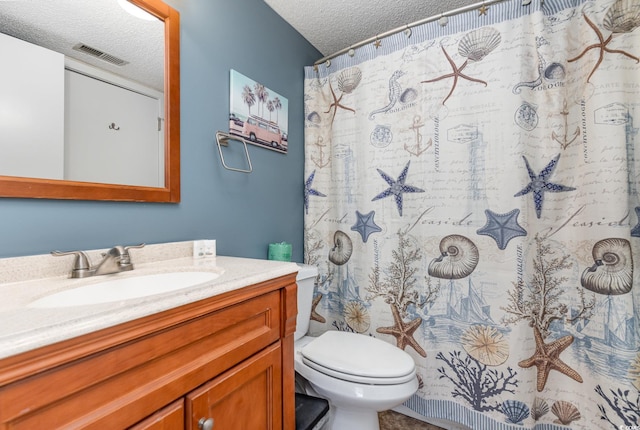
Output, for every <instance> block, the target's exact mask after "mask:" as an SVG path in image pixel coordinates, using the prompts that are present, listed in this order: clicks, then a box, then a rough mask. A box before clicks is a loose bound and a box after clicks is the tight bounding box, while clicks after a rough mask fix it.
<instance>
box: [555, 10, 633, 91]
mask: <svg viewBox="0 0 640 430" xmlns="http://www.w3.org/2000/svg"><path fill="white" fill-rule="evenodd" d="M582 16H583V17H584V20H585V21H587V24H589V27H591V28H592V29H593V31H594V32H595V33H596V36H598V41H599V42H598V43H594V44H592V45H589V46H587V47H586V48H584V51H582V53H580V55H578V56H577V57H575V58H572V59H570V60H567V61H568V62H569V63H571V62H574V61H578V60H579V59H580V58H582V57H583V56H584V55H585V54H586V53H587V52H589V51H590V50H591V49H600V52H599V54H598V61H596V65H595V66H593V70H592V71H591V73H590V74H589V77H588V78H587V82H589V80H590V79H591V77H592V76H593V74H594V73H595V72H596V70H597V69H598V67H600V64H601V63H602V60H604V53H605V52H609V53H611V54H622V55H624V56H625V57H627V58H631V59H633V60H636V63H640V58H638V57H636V56H633V55H631V54H629V53H628V52H625V51H622V50H620V49H609V48H607V45H608V44H609V42H611V40H612V39H613V35H614V34H615V33H613V32H612V33H611V34H610V35H609V37H607V39H606V40H605V38H604V36H603V35H602V32H601V31H600V29H599V28H598V26H596V25H595V24H594V23H593V22H591V20H589V18H587V15H584V14H583V15H582Z"/></svg>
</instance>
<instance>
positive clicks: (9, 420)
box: [0, 291, 281, 430]
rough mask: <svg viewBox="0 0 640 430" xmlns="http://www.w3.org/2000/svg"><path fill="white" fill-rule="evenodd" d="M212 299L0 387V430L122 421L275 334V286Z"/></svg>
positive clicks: (118, 424) (150, 409) (119, 424)
mask: <svg viewBox="0 0 640 430" xmlns="http://www.w3.org/2000/svg"><path fill="white" fill-rule="evenodd" d="M211 303H212V306H211V307H212V309H213V310H212V311H211V312H208V313H206V312H200V313H199V314H198V315H196V316H193V315H191V317H190V318H187V319H184V320H182V322H181V323H179V324H176V325H172V326H170V327H162V328H161V329H158V330H157V331H153V330H150V329H147V330H140V327H136V330H138V331H140V332H141V333H144V335H141V336H140V338H138V339H135V340H131V341H128V342H126V343H124V344H122V345H118V346H115V347H112V348H109V349H107V350H104V351H102V352H99V353H95V354H93V355H90V356H88V357H86V358H84V359H82V360H77V361H74V362H71V363H69V364H66V365H63V366H59V367H57V368H55V369H52V370H50V371H47V372H43V373H41V374H38V375H34V376H32V377H29V378H25V379H23V380H21V381H18V382H15V383H12V384H9V385H7V386H5V387H2V388H1V389H0V405H1V407H0V429H5V428H11V429H32V428H51V429H54V428H64V429H65V430H70V429H80V428H109V429H118V428H126V427H128V426H131V425H133V424H135V423H136V422H138V421H140V420H141V419H144V418H145V417H147V416H149V415H151V414H152V413H154V412H155V411H157V410H159V409H160V408H162V407H163V406H165V405H167V404H169V403H170V402H172V401H174V400H175V399H177V398H179V397H181V396H184V395H185V394H186V393H188V392H189V391H191V390H192V389H194V388H195V387H197V386H199V385H201V384H203V383H205V382H206V381H209V380H210V379H212V378H214V377H216V376H217V375H219V374H221V373H222V372H224V371H226V370H227V369H230V368H231V367H233V366H234V365H236V364H238V363H240V362H241V361H243V360H245V359H246V358H248V357H250V356H252V355H253V354H255V353H256V352H258V351H260V350H262V349H263V348H265V347H266V346H268V345H270V344H272V343H274V342H276V341H277V340H278V339H279V338H280V332H281V321H280V319H281V306H280V292H279V291H271V292H268V293H265V294H262V295H260V296H257V297H255V298H251V299H249V300H246V301H244V302H242V303H239V304H235V305H231V306H228V307H224V308H222V309H216V302H215V301H212V302H211ZM158 316H159V317H161V316H162V314H158ZM147 320H148V321H146V324H149V325H150V326H153V319H147ZM36 393H37V395H36Z"/></svg>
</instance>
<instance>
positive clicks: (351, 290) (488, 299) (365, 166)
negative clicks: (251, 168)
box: [304, 0, 640, 430]
mask: <svg viewBox="0 0 640 430" xmlns="http://www.w3.org/2000/svg"><path fill="white" fill-rule="evenodd" d="M486 9H487V10H486V12H487V13H486V14H480V13H478V11H477V10H475V11H470V12H467V13H464V14H460V15H455V16H451V17H449V20H448V23H446V25H441V24H439V23H438V22H433V23H428V24H424V25H421V26H417V27H413V28H412V31H411V32H410V37H407V35H406V34H405V33H404V32H402V33H398V34H396V35H393V36H390V37H388V38H385V39H382V40H380V41H379V42H380V43H379V46H376V45H374V44H371V45H367V46H363V47H361V48H357V49H356V50H355V54H354V55H353V56H351V55H343V56H339V57H336V58H334V59H332V60H331V64H320V65H318V66H315V67H307V68H306V69H305V153H306V155H305V157H306V160H305V178H304V183H305V262H306V263H308V264H314V265H316V266H317V267H318V268H319V276H318V279H317V285H316V291H315V292H314V302H313V315H312V321H311V326H310V333H311V334H312V335H319V334H321V333H322V332H324V331H327V330H345V331H351V332H356V333H361V334H362V335H367V336H375V337H377V338H380V339H382V340H384V341H387V342H389V343H391V344H393V345H395V346H397V347H398V348H401V349H403V350H404V351H406V352H407V353H408V354H410V355H411V356H412V357H413V358H414V360H415V362H416V366H417V371H418V376H419V380H420V387H419V389H418V391H417V392H416V394H415V395H414V396H412V397H411V398H410V399H409V400H408V401H407V402H405V405H404V406H405V407H407V408H409V409H411V410H412V411H414V412H415V413H416V414H418V415H422V416H423V417H424V419H425V420H427V421H439V422H443V421H450V422H453V423H456V425H457V427H461V428H471V429H483V430H484V429H498V430H502V429H540V430H542V429H545V430H547V429H553V430H556V429H557V430H559V429H567V428H570V429H576V430H594V429H620V428H634V427H633V426H640V394H639V390H640V274H639V273H638V272H639V270H640V269H639V267H640V265H639V264H638V261H639V260H638V256H639V255H640V194H639V193H640V153H637V149H636V148H640V1H638V0H606V1H603V0H596V1H581V0H571V1H569V0H544V2H542V1H541V0H537V1H535V0H534V1H531V2H522V1H517V0H505V1H503V2H501V3H497V4H492V5H490V6H489V7H487V8H486ZM452 425H453V424H452ZM624 426H628V427H624ZM638 428H640V427H638Z"/></svg>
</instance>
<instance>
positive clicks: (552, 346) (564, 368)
mask: <svg viewBox="0 0 640 430" xmlns="http://www.w3.org/2000/svg"><path fill="white" fill-rule="evenodd" d="M533 335H534V336H535V340H536V352H535V353H534V354H533V355H532V356H531V357H530V358H527V359H526V360H522V361H521V362H520V363H518V366H520V367H524V368H529V367H533V366H536V367H537V368H538V377H537V386H536V389H537V390H538V391H542V390H543V389H544V386H545V385H546V384H547V379H548V378H549V372H550V371H552V370H557V371H558V372H560V373H563V374H565V375H567V376H568V377H570V378H571V379H574V380H576V381H578V382H582V377H581V376H580V374H579V373H578V372H576V371H575V370H573V369H572V368H571V367H569V365H567V364H566V363H565V362H563V361H562V360H560V353H561V352H562V351H564V350H565V349H567V348H568V347H569V345H571V344H572V343H573V336H564V337H561V338H560V339H557V340H554V341H553V342H551V343H544V340H543V339H542V335H541V334H540V330H538V328H537V327H535V326H534V327H533Z"/></svg>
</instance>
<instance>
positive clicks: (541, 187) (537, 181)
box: [513, 154, 575, 218]
mask: <svg viewBox="0 0 640 430" xmlns="http://www.w3.org/2000/svg"><path fill="white" fill-rule="evenodd" d="M522 158H524V163H525V164H526V166H527V171H528V172H529V178H530V179H531V182H529V184H528V185H527V186H526V187H524V188H523V189H522V190H520V191H519V192H517V193H516V194H515V195H514V196H513V197H520V196H524V195H525V194H529V193H533V203H534V204H535V206H536V215H537V216H538V218H540V215H541V214H542V202H543V201H544V193H545V191H548V192H550V193H560V192H563V191H574V190H575V188H573V187H567V186H566V185H559V184H554V183H553V182H549V177H550V176H551V175H552V174H553V171H554V170H555V169H556V165H557V164H558V160H559V159H560V154H558V155H556V157H555V158H554V159H553V160H551V161H550V162H549V164H547V166H546V167H545V168H544V169H542V171H541V172H540V174H539V175H536V174H535V173H534V171H533V170H531V166H530V165H529V161H528V160H527V157H525V156H524V155H523V156H522Z"/></svg>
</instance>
